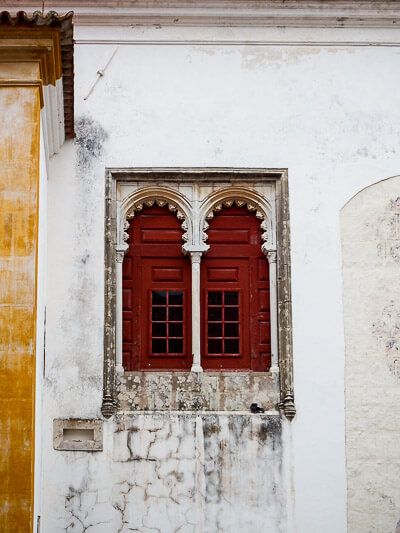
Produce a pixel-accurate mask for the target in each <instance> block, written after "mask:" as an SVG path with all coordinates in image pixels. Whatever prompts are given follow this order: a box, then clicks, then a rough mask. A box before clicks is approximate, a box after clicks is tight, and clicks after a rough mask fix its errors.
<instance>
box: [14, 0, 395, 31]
mask: <svg viewBox="0 0 400 533" xmlns="http://www.w3.org/2000/svg"><path fill="white" fill-rule="evenodd" d="M102 4H103V5H99V2H98V0H97V1H96V0H85V1H82V0H69V1H68V2H67V1H66V0H53V1H52V2H51V6H52V8H54V9H58V11H60V12H63V11H66V10H68V9H73V10H74V19H75V21H76V23H78V24H84V25H118V24H120V25H133V24H139V25H142V26H151V25H163V26H191V27H192V26H239V27H242V26H251V27H252V26H256V27H271V26H272V27H276V26H278V27H293V26H294V27H297V28H298V27H305V28H315V27H328V28H329V27H382V28H385V27H391V28H395V27H398V26H399V24H400V8H399V6H398V3H397V2H396V1H393V0H392V1H387V2H383V1H382V0H380V1H379V0H329V2H328V1H326V0H257V2H254V0H253V1H252V0H235V2H232V1H231V2H229V1H227V0H201V1H196V2H194V1H193V0H175V1H171V0H168V1H163V2H157V1H151V2H149V1H148V0H140V1H135V2H134V5H131V6H129V7H127V5H129V4H131V3H130V2H125V3H121V1H120V0H112V1H108V2H107V4H106V6H105V5H104V3H102ZM24 6H25V7H32V9H36V8H37V6H38V2H37V1H35V0H25V1H24ZM5 8H9V9H15V2H14V3H13V2H11V0H10V1H6V3H5V6H4V9H5Z"/></svg>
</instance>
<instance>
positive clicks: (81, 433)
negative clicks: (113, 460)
mask: <svg viewBox="0 0 400 533" xmlns="http://www.w3.org/2000/svg"><path fill="white" fill-rule="evenodd" d="M53 446H54V449H55V450H69V451H81V452H95V451H97V452H99V451H102V450H103V421H102V420H88V419H81V418H68V419H61V418H57V419H55V420H54V421H53Z"/></svg>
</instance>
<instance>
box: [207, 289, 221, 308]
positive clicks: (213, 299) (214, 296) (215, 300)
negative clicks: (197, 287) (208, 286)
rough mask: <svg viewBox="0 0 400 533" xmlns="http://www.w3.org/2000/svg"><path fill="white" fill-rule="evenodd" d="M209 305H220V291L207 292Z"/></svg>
mask: <svg viewBox="0 0 400 533" xmlns="http://www.w3.org/2000/svg"><path fill="white" fill-rule="evenodd" d="M208 304H209V305H221V304H222V292H215V291H211V292H209V293H208Z"/></svg>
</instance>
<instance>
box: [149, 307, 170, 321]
mask: <svg viewBox="0 0 400 533" xmlns="http://www.w3.org/2000/svg"><path fill="white" fill-rule="evenodd" d="M151 318H152V320H167V308H166V307H153V309H152V314H151Z"/></svg>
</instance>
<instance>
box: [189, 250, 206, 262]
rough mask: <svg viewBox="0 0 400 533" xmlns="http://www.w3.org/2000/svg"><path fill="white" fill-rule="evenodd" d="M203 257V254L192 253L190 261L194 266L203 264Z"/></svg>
mask: <svg viewBox="0 0 400 533" xmlns="http://www.w3.org/2000/svg"><path fill="white" fill-rule="evenodd" d="M202 255H203V252H190V260H191V262H192V264H194V263H199V264H200V262H201V256H202Z"/></svg>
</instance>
